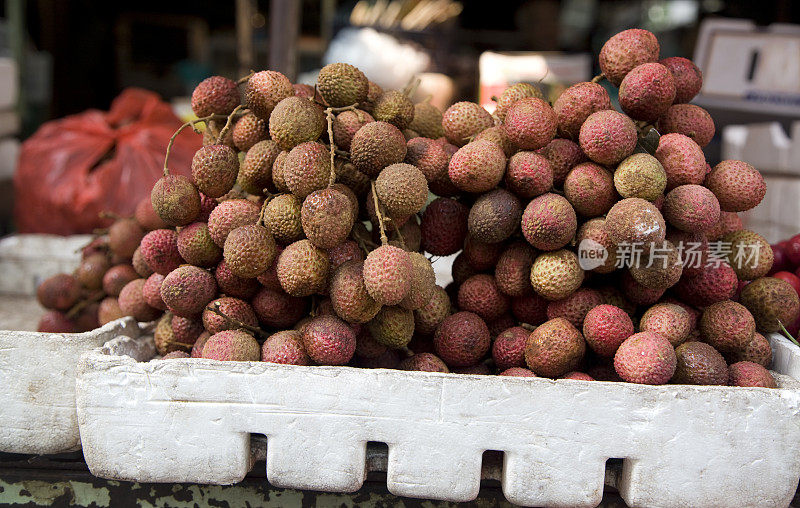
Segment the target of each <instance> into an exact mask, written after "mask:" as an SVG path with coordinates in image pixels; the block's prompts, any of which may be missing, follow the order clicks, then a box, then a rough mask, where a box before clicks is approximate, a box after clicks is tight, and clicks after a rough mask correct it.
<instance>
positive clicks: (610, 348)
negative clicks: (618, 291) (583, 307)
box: [583, 304, 634, 357]
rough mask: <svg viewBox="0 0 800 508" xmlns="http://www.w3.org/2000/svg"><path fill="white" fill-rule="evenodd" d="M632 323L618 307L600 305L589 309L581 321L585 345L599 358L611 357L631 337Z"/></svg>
mask: <svg viewBox="0 0 800 508" xmlns="http://www.w3.org/2000/svg"><path fill="white" fill-rule="evenodd" d="M633 332H634V329H633V321H631V318H630V316H629V315H628V314H627V313H626V312H625V311H624V310H622V309H620V308H619V307H615V306H613V305H608V304H602V305H598V306H596V307H594V308H593V309H591V310H590V311H589V312H588V313H587V314H586V318H585V319H584V321H583V337H584V338H585V339H586V344H588V345H589V347H590V348H591V349H592V351H594V352H595V353H597V354H598V355H600V356H604V357H611V356H614V353H616V352H617V349H618V348H619V346H620V344H622V343H623V342H624V341H625V339H627V338H628V337H630V336H631V335H633Z"/></svg>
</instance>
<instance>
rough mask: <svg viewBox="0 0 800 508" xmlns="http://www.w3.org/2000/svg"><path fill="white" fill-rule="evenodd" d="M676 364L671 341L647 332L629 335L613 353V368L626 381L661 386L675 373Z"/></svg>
mask: <svg viewBox="0 0 800 508" xmlns="http://www.w3.org/2000/svg"><path fill="white" fill-rule="evenodd" d="M676 363H677V358H676V357H675V350H674V349H673V348H672V344H670V343H669V341H668V340H667V339H665V338H664V337H662V336H660V335H657V334H655V333H651V332H639V333H637V334H634V335H631V336H630V337H629V338H628V339H626V340H625V342H623V343H622V344H621V345H620V346H619V349H617V352H616V354H615V355H614V369H615V370H616V371H617V374H619V377H621V378H622V379H623V380H624V381H627V382H629V383H640V384H648V385H663V384H665V383H666V382H668V381H669V380H670V378H672V375H673V374H674V373H675V365H676Z"/></svg>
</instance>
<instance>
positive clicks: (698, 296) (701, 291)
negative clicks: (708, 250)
mask: <svg viewBox="0 0 800 508" xmlns="http://www.w3.org/2000/svg"><path fill="white" fill-rule="evenodd" d="M738 284H739V281H738V279H737V278H736V272H734V271H733V268H731V266H730V265H729V264H728V263H725V262H722V263H719V264H718V265H716V264H712V266H705V267H704V268H703V270H702V271H700V272H699V273H697V274H696V275H692V276H683V277H681V280H679V281H678V283H677V284H676V285H675V293H676V294H677V296H678V298H680V299H681V300H683V301H684V302H686V303H688V304H689V305H692V306H693V307H699V308H703V307H707V306H709V305H711V304H713V303H715V302H721V301H723V300H730V299H731V298H733V295H734V294H736V288H737V286H738Z"/></svg>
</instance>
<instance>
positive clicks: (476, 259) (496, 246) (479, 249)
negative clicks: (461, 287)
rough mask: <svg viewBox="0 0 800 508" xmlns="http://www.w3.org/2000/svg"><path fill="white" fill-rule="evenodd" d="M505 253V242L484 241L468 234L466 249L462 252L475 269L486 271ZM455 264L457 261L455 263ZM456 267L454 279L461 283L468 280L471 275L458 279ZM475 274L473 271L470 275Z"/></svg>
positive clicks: (470, 265) (465, 242)
mask: <svg viewBox="0 0 800 508" xmlns="http://www.w3.org/2000/svg"><path fill="white" fill-rule="evenodd" d="M502 253H503V243H483V242H480V241H478V240H476V239H475V238H474V237H473V236H470V235H468V236H467V239H466V240H465V241H464V251H463V252H462V253H461V254H462V255H463V257H464V260H465V261H466V262H467V264H468V265H469V267H470V268H472V270H473V271H477V272H485V271H487V270H489V269H490V268H492V267H493V266H495V265H496V264H497V261H498V260H499V259H500V254H502ZM454 264H455V263H454ZM455 273H456V271H455V269H454V270H453V277H454V280H457V281H458V283H459V284H461V283H462V282H464V281H465V280H467V279H468V278H469V277H466V278H464V279H463V280H462V279H461V278H458V279H456V278H455ZM472 275H474V273H471V274H470V276H472Z"/></svg>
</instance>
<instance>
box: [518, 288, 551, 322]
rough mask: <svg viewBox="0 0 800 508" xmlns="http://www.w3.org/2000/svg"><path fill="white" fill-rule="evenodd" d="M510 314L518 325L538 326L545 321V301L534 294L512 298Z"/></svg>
mask: <svg viewBox="0 0 800 508" xmlns="http://www.w3.org/2000/svg"><path fill="white" fill-rule="evenodd" d="M511 313H512V314H513V315H514V317H515V318H517V320H518V321H519V322H520V323H527V324H529V325H534V326H536V325H540V324H542V323H544V322H545V321H547V300H545V299H544V298H542V297H541V296H540V295H537V294H535V293H534V294H531V295H526V296H519V297H517V298H512V299H511Z"/></svg>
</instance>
